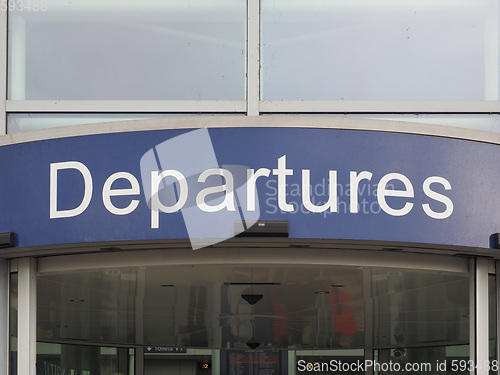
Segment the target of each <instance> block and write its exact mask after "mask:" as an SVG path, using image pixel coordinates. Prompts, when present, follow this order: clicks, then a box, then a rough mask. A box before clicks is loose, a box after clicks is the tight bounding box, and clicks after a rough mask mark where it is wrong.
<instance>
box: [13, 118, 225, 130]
mask: <svg viewBox="0 0 500 375" xmlns="http://www.w3.org/2000/svg"><path fill="white" fill-rule="evenodd" d="M225 115H227V114H220V113H219V114H216V113H213V114H203V115H200V114H180V113H172V114H155V113H141V114H129V113H123V114H109V113H99V114H87V113H65V114H63V113H45V114H42V113H15V114H10V115H8V116H7V133H9V134H11V133H19V132H26V131H30V130H40V129H49V128H57V127H60V126H72V125H88V124H96V123H107V122H116V121H128V120H148V119H158V118H174V117H188V116H225Z"/></svg>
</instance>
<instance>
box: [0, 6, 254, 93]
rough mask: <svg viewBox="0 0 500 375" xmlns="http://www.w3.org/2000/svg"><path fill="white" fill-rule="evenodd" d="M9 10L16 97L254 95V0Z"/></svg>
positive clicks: (12, 87)
mask: <svg viewBox="0 0 500 375" xmlns="http://www.w3.org/2000/svg"><path fill="white" fill-rule="evenodd" d="M43 4H44V6H43V8H40V9H39V10H38V11H34V9H28V8H21V9H22V10H17V9H16V10H14V11H11V12H10V13H9V95H8V97H9V99H16V100H22V99H76V100H82V99H119V100H126V99H149V100H151V99H178V100H229V99H231V100H243V99H244V98H245V65H246V63H245V30H246V26H245V25H246V2H245V0H217V1H203V0H184V1H176V0H144V1H140V2H137V1H133V0H73V1H63V0H50V1H47V2H45V3H43Z"/></svg>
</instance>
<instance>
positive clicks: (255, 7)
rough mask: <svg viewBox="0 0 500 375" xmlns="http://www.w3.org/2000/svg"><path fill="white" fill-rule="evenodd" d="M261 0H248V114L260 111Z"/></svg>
mask: <svg viewBox="0 0 500 375" xmlns="http://www.w3.org/2000/svg"><path fill="white" fill-rule="evenodd" d="M259 99H260V0H247V115H248V116H258V115H259V113H260V109H259V107H260V101H259Z"/></svg>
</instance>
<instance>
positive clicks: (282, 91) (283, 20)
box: [261, 0, 499, 100]
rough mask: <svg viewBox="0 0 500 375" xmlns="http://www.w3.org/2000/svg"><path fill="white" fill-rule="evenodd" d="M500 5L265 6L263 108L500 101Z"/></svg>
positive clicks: (341, 2) (483, 1)
mask: <svg viewBox="0 0 500 375" xmlns="http://www.w3.org/2000/svg"><path fill="white" fill-rule="evenodd" d="M498 7H499V1H498V0H478V1H471V0H457V1H449V0H436V1H431V0H424V1H420V0H405V1H393V0H382V1H368V0H311V1H298V0H293V1H290V0H263V1H262V16H261V17H262V27H261V34H262V35H261V38H262V39H261V42H262V44H261V48H262V62H261V63H262V73H263V74H262V88H263V99H265V100H483V99H489V100H496V99H498V87H499V80H498V65H499V64H498V48H499V47H498V37H499V32H498V22H499V11H498Z"/></svg>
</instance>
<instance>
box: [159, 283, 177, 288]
mask: <svg viewBox="0 0 500 375" xmlns="http://www.w3.org/2000/svg"><path fill="white" fill-rule="evenodd" d="M160 286H161V287H162V288H173V287H174V286H175V285H174V284H161V285H160Z"/></svg>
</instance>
